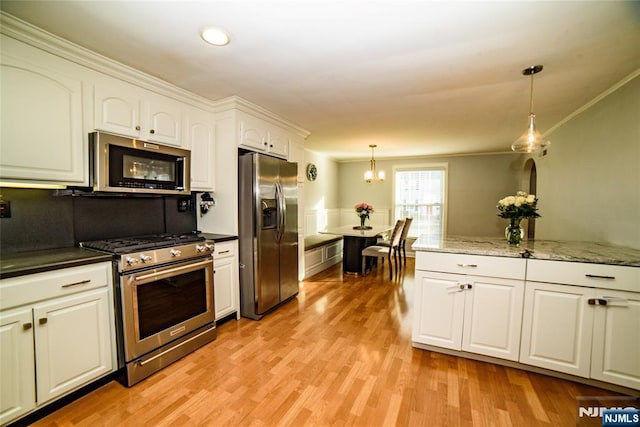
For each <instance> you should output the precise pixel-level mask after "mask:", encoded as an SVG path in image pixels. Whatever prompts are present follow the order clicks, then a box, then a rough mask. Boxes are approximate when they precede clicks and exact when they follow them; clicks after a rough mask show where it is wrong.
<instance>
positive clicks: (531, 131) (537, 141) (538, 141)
mask: <svg viewBox="0 0 640 427" xmlns="http://www.w3.org/2000/svg"><path fill="white" fill-rule="evenodd" d="M542 68H543V67H542V65H532V66H531V67H529V68H525V69H524V70H522V74H523V75H525V76H531V95H530V99H529V125H528V126H527V131H526V132H525V133H524V134H523V135H522V136H521V137H520V138H518V139H517V140H516V141H515V142H514V143H513V144H511V149H512V150H513V151H515V152H516V153H533V152H535V151H538V150H541V149H544V148H547V147H548V146H549V145H550V142H549V141H545V139H544V138H543V137H542V135H541V134H540V132H538V131H537V130H536V124H535V118H536V115H535V114H533V75H534V74H537V73H539V72H540V71H542Z"/></svg>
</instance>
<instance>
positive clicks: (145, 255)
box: [118, 240, 215, 272]
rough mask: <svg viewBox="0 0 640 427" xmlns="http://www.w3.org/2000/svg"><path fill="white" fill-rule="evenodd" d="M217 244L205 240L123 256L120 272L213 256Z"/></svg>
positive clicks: (120, 262) (119, 265)
mask: <svg viewBox="0 0 640 427" xmlns="http://www.w3.org/2000/svg"><path fill="white" fill-rule="evenodd" d="M214 250H215V243H214V242H213V241H212V240H205V241H202V242H197V243H187V244H183V245H179V246H173V247H167V248H157V249H149V250H144V251H140V252H134V253H129V254H123V255H121V256H120V259H119V261H118V270H119V271H120V272H125V271H131V270H138V269H142V268H148V267H155V266H157V265H161V264H166V263H168V262H173V261H177V260H188V259H191V258H200V257H203V256H207V255H209V256H213V252H214Z"/></svg>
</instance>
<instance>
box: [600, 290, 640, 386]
mask: <svg viewBox="0 0 640 427" xmlns="http://www.w3.org/2000/svg"><path fill="white" fill-rule="evenodd" d="M590 302H592V303H595V305H594V308H593V311H594V320H593V349H592V352H591V378H594V379H597V380H601V381H606V382H609V383H614V384H618V385H621V386H625V387H630V388H633V389H636V390H640V293H638V292H622V291H610V290H601V289H598V290H597V293H596V297H595V300H592V301H590Z"/></svg>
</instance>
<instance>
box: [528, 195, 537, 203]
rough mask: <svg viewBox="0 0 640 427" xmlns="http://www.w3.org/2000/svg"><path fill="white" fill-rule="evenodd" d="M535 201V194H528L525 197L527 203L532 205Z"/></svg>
mask: <svg viewBox="0 0 640 427" xmlns="http://www.w3.org/2000/svg"><path fill="white" fill-rule="evenodd" d="M535 201H536V195H535V194H529V195H528V196H527V203H533V202H535Z"/></svg>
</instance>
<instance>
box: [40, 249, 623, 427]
mask: <svg viewBox="0 0 640 427" xmlns="http://www.w3.org/2000/svg"><path fill="white" fill-rule="evenodd" d="M407 264H408V265H407V266H406V270H404V272H403V274H402V275H401V276H400V277H396V278H394V280H388V275H387V274H388V270H386V269H385V270H384V271H382V269H380V268H378V269H374V274H370V275H368V276H365V277H361V276H351V275H343V274H342V271H341V266H340V265H337V266H335V267H333V268H331V269H329V270H326V271H324V272H321V273H320V274H318V275H316V276H315V277H312V278H311V279H309V280H305V281H304V282H302V283H301V286H300V293H299V295H298V297H297V298H295V299H294V300H292V301H290V302H289V303H287V304H285V305H283V306H282V307H280V308H278V309H277V310H276V311H274V312H273V313H270V314H268V315H267V316H265V317H264V318H263V319H262V320H261V321H259V322H256V321H252V320H248V319H240V320H239V321H230V322H227V323H225V324H223V325H222V326H220V327H219V328H218V337H217V339H216V340H215V341H214V342H212V343H210V344H208V345H206V346H205V347H203V348H200V349H198V350H197V351H195V352H194V353H192V354H189V355H188V356H186V357H184V358H183V359H181V360H179V361H178V362H176V363H174V364H172V365H170V366H169V367H167V368H165V369H163V370H162V371H161V372H158V373H157V374H155V375H153V376H151V377H150V378H147V379H146V380H144V381H142V382H141V383H139V384H137V385H135V386H134V387H131V388H126V387H123V386H121V385H120V384H118V383H116V382H111V383H108V384H106V385H105V386H103V387H101V388H99V389H97V390H95V391H93V392H92V393H90V394H88V395H86V396H84V397H82V398H81V399H78V400H77V401H75V402H73V403H71V404H69V405H67V406H66V407H64V408H61V409H60V410H58V411H56V412H54V413H52V414H50V415H49V416H47V417H45V418H43V419H41V420H40V421H38V422H36V423H35V424H34V425H36V426H48V427H49V426H50V427H60V426H92V427H95V426H109V427H111V426H154V427H155V426H165V425H166V426H177V425H180V426H260V427H264V426H302V425H308V426H430V427H431V426H565V425H566V426H572V425H575V423H576V397H577V396H589V395H592V396H606V395H616V393H612V392H608V391H604V390H600V389H597V388H593V387H588V386H585V385H581V384H577V383H573V382H570V381H565V380H561V379H557V378H550V377H547V376H545V375H541V374H535V373H530V372H525V371H522V370H518V369H512V368H506V367H503V366H498V365H494V364H491V363H485V362H479V361H474V360H468V359H462V358H458V357H455V356H449V355H445V354H440V353H434V352H429V351H424V350H419V349H416V348H413V347H412V346H411V319H412V307H413V301H412V298H413V268H414V264H413V260H411V259H410V260H408V263H407ZM377 270H380V271H377Z"/></svg>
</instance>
